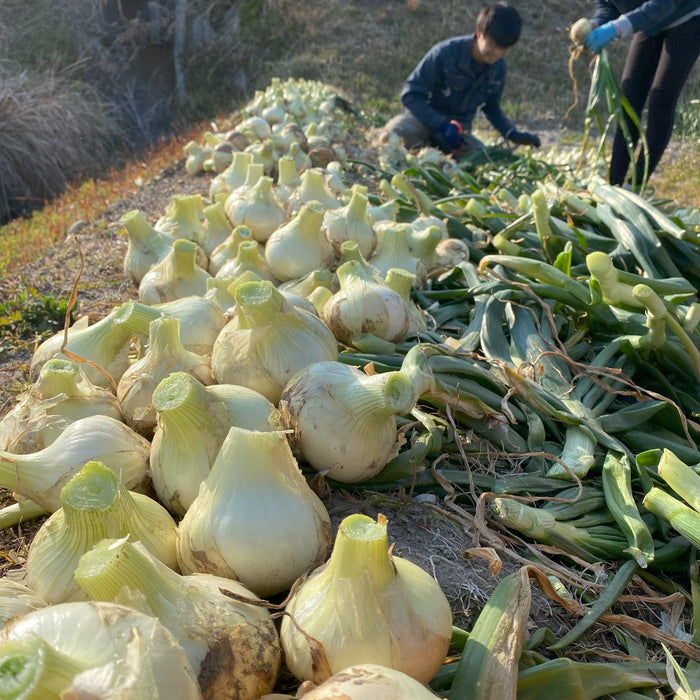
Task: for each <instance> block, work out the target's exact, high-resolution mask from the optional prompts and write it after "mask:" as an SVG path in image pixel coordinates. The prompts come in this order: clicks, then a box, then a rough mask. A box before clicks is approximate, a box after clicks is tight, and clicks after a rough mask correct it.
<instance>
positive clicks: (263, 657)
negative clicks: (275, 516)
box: [75, 537, 281, 700]
mask: <svg viewBox="0 0 700 700" xmlns="http://www.w3.org/2000/svg"><path fill="white" fill-rule="evenodd" d="M75 580H76V581H77V582H78V583H79V584H80V586H81V587H82V588H83V589H84V590H85V591H86V592H87V593H88V594H89V596H90V598H92V599H93V600H105V601H114V602H118V603H122V604H124V605H130V606H131V607H134V608H136V609H137V610H141V611H142V612H146V613H148V614H150V615H154V616H155V617H157V618H158V619H159V620H160V621H161V622H162V623H163V625H165V627H167V628H168V629H169V630H170V631H171V632H172V633H173V634H174V635H175V636H176V637H177V639H178V641H179V642H180V644H181V645H182V648H183V649H184V650H185V652H186V653H187V658H188V659H189V660H190V663H191V664H192V668H193V669H194V670H195V673H196V674H197V677H198V680H199V684H200V688H201V690H202V695H203V696H204V698H210V699H211V700H256V699H257V698H259V697H260V695H261V694H262V693H267V692H270V690H272V688H273V686H274V684H275V680H276V678H277V674H278V672H279V667H280V662H281V650H280V645H279V638H278V635H277V630H276V628H275V626H274V624H273V622H272V619H271V617H270V613H269V612H268V611H267V609H266V608H265V607H261V606H258V605H255V603H256V602H260V599H259V598H258V597H257V596H255V595H254V594H253V593H251V592H250V591H249V590H248V589H247V588H245V587H244V586H243V585H241V584H240V583H237V582H236V581H232V580H231V579H225V578H221V577H219V576H212V575H210V574H192V575H190V576H181V575H180V574H177V573H175V572H174V571H172V570H171V569H169V568H168V567H167V566H164V565H163V564H162V563H160V562H159V561H158V560H157V559H155V558H154V557H153V556H152V555H150V554H149V553H148V551H147V550H146V549H145V548H144V547H143V545H142V544H141V543H140V542H132V541H131V540H130V539H129V538H128V537H125V538H122V539H119V540H114V539H106V540H103V541H102V542H100V543H99V544H97V545H95V546H94V547H93V548H92V549H91V550H89V551H88V552H87V553H85V554H84V555H83V556H82V557H81V558H80V562H79V564H78V567H77V568H76V570H75ZM226 593H232V594H233V595H234V596H236V597H237V598H236V599H234V598H232V597H230V596H228V595H226ZM243 600H246V601H250V603H249V602H242V601H243ZM251 603H252V604H251Z"/></svg>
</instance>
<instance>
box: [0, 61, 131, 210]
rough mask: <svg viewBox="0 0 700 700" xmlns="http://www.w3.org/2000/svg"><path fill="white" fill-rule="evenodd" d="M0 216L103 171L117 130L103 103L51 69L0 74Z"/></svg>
mask: <svg viewBox="0 0 700 700" xmlns="http://www.w3.org/2000/svg"><path fill="white" fill-rule="evenodd" d="M0 125H1V130H2V140H0V218H2V219H7V218H10V217H11V216H15V215H18V214H20V213H24V212H26V211H27V210H29V209H32V208H36V207H37V206H41V205H43V204H44V202H45V200H47V199H48V198H50V197H52V196H54V195H57V194H59V193H60V192H62V191H63V189H64V188H65V186H66V185H67V184H68V183H70V182H71V181H72V180H75V179H77V178H78V177H81V176H83V177H84V176H90V175H94V174H97V173H98V172H99V171H100V170H103V169H104V164H105V163H106V162H107V160H108V158H109V153H110V148H113V147H114V146H115V145H116V144H117V143H119V141H120V138H121V133H120V129H119V127H118V125H117V123H116V120H115V119H114V117H113V114H112V112H111V109H110V108H109V106H108V105H106V104H104V103H103V102H101V101H100V100H98V99H97V98H96V97H95V96H94V95H93V94H91V93H90V92H89V91H88V90H87V89H86V88H85V87H84V86H83V85H81V84H80V83H77V82H75V81H73V80H71V79H70V78H69V77H66V76H64V75H61V74H57V73H44V74H42V75H36V74H32V73H29V72H22V73H20V74H14V75H12V74H4V75H0Z"/></svg>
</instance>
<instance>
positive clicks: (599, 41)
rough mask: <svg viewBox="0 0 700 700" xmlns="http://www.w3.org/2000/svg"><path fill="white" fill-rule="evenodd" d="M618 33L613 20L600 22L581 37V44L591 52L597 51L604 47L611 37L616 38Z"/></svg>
mask: <svg viewBox="0 0 700 700" xmlns="http://www.w3.org/2000/svg"><path fill="white" fill-rule="evenodd" d="M619 36H620V33H619V32H618V30H617V26H616V25H615V23H614V22H606V23H605V24H601V25H600V27H598V28H597V29H591V31H590V32H588V34H586V36H585V37H584V39H583V45H584V46H585V47H586V48H587V49H588V50H589V51H591V52H593V53H598V52H599V51H601V50H602V49H604V48H605V47H606V46H607V45H608V44H609V43H610V42H611V41H612V40H613V39H617V38H618V37H619Z"/></svg>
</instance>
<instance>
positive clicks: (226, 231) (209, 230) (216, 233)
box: [197, 202, 232, 274]
mask: <svg viewBox="0 0 700 700" xmlns="http://www.w3.org/2000/svg"><path fill="white" fill-rule="evenodd" d="M204 219H205V221H204V227H205V233H204V235H203V236H201V237H200V238H199V239H198V241H197V242H198V243H199V245H200V246H202V249H203V250H204V252H205V253H206V254H207V255H208V256H210V255H211V254H212V252H213V250H214V249H215V248H216V247H217V246H218V245H220V244H221V243H223V242H224V241H225V240H226V239H227V238H228V237H229V236H230V235H231V229H232V227H231V224H230V223H229V220H228V219H227V218H226V212H225V211H224V204H223V202H214V203H213V204H210V205H209V206H206V207H204ZM212 274H213V273H212Z"/></svg>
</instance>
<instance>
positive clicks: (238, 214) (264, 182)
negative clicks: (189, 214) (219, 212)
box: [224, 175, 286, 243]
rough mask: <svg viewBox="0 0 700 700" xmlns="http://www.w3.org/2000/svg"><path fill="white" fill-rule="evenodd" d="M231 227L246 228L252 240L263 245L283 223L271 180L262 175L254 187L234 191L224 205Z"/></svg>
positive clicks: (284, 216)
mask: <svg viewBox="0 0 700 700" xmlns="http://www.w3.org/2000/svg"><path fill="white" fill-rule="evenodd" d="M224 207H225V209H226V216H227V217H228V219H229V221H230V222H231V224H232V225H233V226H247V227H248V228H249V229H250V230H251V232H252V234H253V238H255V240H256V241H259V242H260V243H264V242H265V241H266V240H267V239H268V238H269V237H270V234H271V233H272V232H273V231H274V230H275V229H277V228H279V227H280V226H281V225H282V224H283V223H284V221H285V219H286V215H285V213H284V209H283V208H282V204H281V203H280V201H279V200H278V199H277V196H276V195H275V193H274V190H273V189H272V178H271V177H270V176H268V175H263V176H262V177H261V178H260V179H259V180H258V181H257V182H256V183H255V184H254V185H252V186H249V187H243V188H241V190H240V191H239V190H234V191H233V192H231V194H230V195H229V196H228V197H227V199H226V203H225V205H224Z"/></svg>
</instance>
